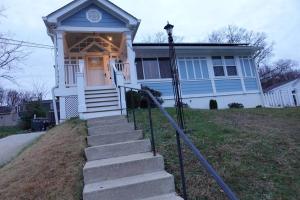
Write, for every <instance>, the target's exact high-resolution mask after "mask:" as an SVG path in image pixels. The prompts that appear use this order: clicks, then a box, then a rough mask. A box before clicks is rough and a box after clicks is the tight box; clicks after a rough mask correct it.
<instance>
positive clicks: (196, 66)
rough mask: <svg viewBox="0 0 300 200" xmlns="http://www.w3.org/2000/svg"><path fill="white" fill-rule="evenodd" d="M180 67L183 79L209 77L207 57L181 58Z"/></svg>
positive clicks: (179, 60)
mask: <svg viewBox="0 0 300 200" xmlns="http://www.w3.org/2000/svg"><path fill="white" fill-rule="evenodd" d="M178 68H179V74H180V79H181V80H197V79H205V78H209V75H208V68H207V62H206V58H198V57H194V58H179V59H178Z"/></svg>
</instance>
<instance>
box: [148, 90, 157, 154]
mask: <svg viewBox="0 0 300 200" xmlns="http://www.w3.org/2000/svg"><path fill="white" fill-rule="evenodd" d="M146 95H147V94H146ZM147 103H148V115H149V126H150V133H151V148H152V152H153V156H156V148H155V139H154V134H153V122H152V113H151V104H150V99H149V96H148V95H147Z"/></svg>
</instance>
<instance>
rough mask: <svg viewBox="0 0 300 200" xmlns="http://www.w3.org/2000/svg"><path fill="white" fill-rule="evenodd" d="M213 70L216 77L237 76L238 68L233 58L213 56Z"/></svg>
mask: <svg viewBox="0 0 300 200" xmlns="http://www.w3.org/2000/svg"><path fill="white" fill-rule="evenodd" d="M212 62H213V69H214V74H215V76H216V77H222V76H237V75H238V72H237V68H236V64H235V60H234V57H233V56H224V57H222V56H213V57H212Z"/></svg>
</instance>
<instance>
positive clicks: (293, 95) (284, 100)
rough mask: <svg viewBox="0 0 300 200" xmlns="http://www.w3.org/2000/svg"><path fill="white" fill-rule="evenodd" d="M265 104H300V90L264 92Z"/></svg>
mask: <svg viewBox="0 0 300 200" xmlns="http://www.w3.org/2000/svg"><path fill="white" fill-rule="evenodd" d="M264 100H265V106H266V107H272V108H282V107H295V106H300V91H299V90H280V91H275V92H268V93H265V94H264Z"/></svg>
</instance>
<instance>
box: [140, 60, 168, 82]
mask: <svg viewBox="0 0 300 200" xmlns="http://www.w3.org/2000/svg"><path fill="white" fill-rule="evenodd" d="M160 58H167V57H157V56H156V57H152V58H147V57H146V58H145V57H141V58H137V59H140V60H141V64H142V71H143V79H138V81H157V80H171V79H172V78H171V77H170V78H162V77H161V72H160V64H159V59H160ZM146 59H153V60H155V61H156V63H157V67H158V75H159V77H158V78H152V79H147V78H146V76H145V69H144V60H146ZM135 62H136V61H135ZM136 64H137V63H136ZM135 67H136V66H135Z"/></svg>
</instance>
